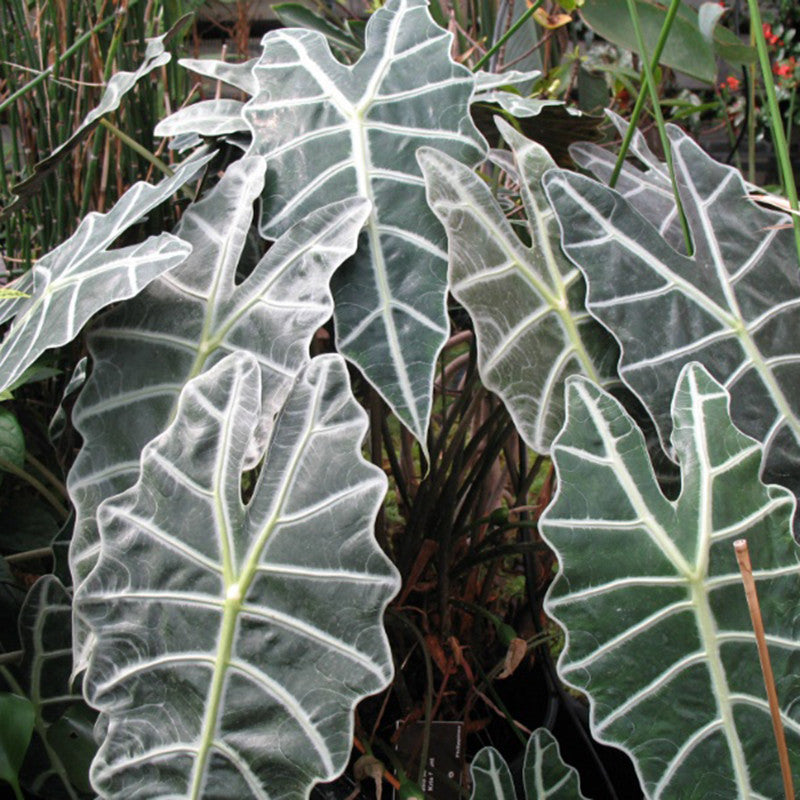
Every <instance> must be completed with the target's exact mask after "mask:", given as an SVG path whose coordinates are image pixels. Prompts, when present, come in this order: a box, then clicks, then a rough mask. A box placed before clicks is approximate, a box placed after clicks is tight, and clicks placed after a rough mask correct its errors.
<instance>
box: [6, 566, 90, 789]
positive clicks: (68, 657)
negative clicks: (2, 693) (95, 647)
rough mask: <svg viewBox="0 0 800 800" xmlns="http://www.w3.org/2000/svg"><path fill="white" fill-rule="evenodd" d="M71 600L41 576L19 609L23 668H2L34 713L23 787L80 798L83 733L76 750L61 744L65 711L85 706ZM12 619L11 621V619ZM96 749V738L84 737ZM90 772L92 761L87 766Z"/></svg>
mask: <svg viewBox="0 0 800 800" xmlns="http://www.w3.org/2000/svg"><path fill="white" fill-rule="evenodd" d="M71 616H72V603H71V601H70V598H69V595H68V594H67V591H66V589H64V587H63V586H62V585H61V582H60V581H59V580H58V578H56V577H55V576H53V575H45V576H43V577H42V578H40V579H39V580H38V581H37V582H36V583H35V584H34V585H33V587H32V588H31V590H30V591H29V592H28V596H27V597H26V598H25V603H24V605H23V607H22V611H21V612H20V619H19V627H20V638H21V640H22V646H23V653H24V656H23V660H22V663H21V664H20V665H19V667H18V668H12V667H9V666H0V683H4V684H5V687H6V688H8V689H9V690H11V691H14V692H16V693H18V694H21V695H24V696H25V697H27V698H28V699H29V700H30V701H31V703H32V704H33V707H34V711H35V722H34V735H33V739H32V741H31V744H30V747H29V748H28V752H27V753H26V756H25V762H24V763H23V766H22V772H21V775H20V778H21V781H22V783H23V785H24V786H25V787H26V788H27V789H29V790H30V792H31V793H32V794H33V795H34V796H36V797H46V798H48V799H49V798H52V800H61V798H65V799H66V800H78V798H80V797H85V794H84V792H85V791H86V789H88V787H87V786H85V785H84V786H81V784H85V783H86V773H84V774H83V780H82V781H81V780H80V779H79V778H80V776H77V779H76V773H77V772H79V771H80V763H79V762H80V755H79V752H78V748H79V746H80V744H81V742H79V741H78V737H74V738H73V739H72V748H71V750H70V749H65V748H63V747H62V746H60V744H61V742H60V737H59V732H60V729H62V728H64V727H65V726H66V725H67V722H66V721H65V714H68V713H69V712H70V711H72V710H76V709H78V710H80V709H83V710H84V711H85V713H86V714H93V713H94V712H90V709H88V708H87V707H86V704H85V703H84V701H83V697H82V696H81V693H80V690H79V689H78V690H76V689H74V688H72V686H71V685H70V674H71V671H72V640H71V633H70V630H71V625H70V617H71ZM7 623H10V620H7ZM83 744H84V745H85V744H88V745H89V746H90V747H91V744H92V742H91V739H89V740H88V742H87V741H86V739H84V740H83ZM83 766H84V767H85V768H86V769H87V770H88V761H86V763H85V764H84V765H83ZM76 783H77V785H76Z"/></svg>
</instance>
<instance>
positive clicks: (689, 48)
mask: <svg viewBox="0 0 800 800" xmlns="http://www.w3.org/2000/svg"><path fill="white" fill-rule="evenodd" d="M636 8H637V10H638V12H639V20H640V23H641V26H642V34H643V36H644V41H645V47H646V48H647V52H648V54H650V53H652V52H653V51H654V50H655V48H656V42H657V41H658V37H659V34H660V33H661V28H662V26H663V24H664V20H665V19H666V15H667V12H666V8H665V6H664V5H661V4H657V3H655V2H650V0H636ZM581 15H582V17H583V19H584V21H585V22H586V24H587V25H588V26H589V27H590V28H591V29H592V30H593V31H595V33H598V34H600V36H602V37H603V38H604V39H607V40H608V41H609V42H613V43H614V44H615V45H617V46H618V47H622V48H624V49H625V50H631V51H632V52H638V47H637V46H636V36H635V34H634V31H633V24H632V22H631V18H630V14H629V13H628V6H627V0H586V2H585V3H584V5H583V7H582V8H581ZM713 36H714V38H713V43H711V42H708V41H706V40H705V38H704V37H703V34H702V33H701V31H700V24H699V19H698V14H697V12H696V11H695V10H694V9H692V8H688V7H687V6H685V5H682V6H681V8H680V10H679V11H678V15H677V16H676V18H675V20H674V22H673V24H672V30H671V32H670V35H669V38H668V39H667V43H666V46H665V47H664V52H663V54H662V56H661V63H662V64H664V65H666V66H668V67H671V68H672V69H675V70H677V71H678V72H683V73H685V74H687V75H690V76H691V77H693V78H697V79H698V80H701V81H703V82H704V83H714V81H715V80H716V76H717V64H716V60H715V51H717V54H718V55H720V56H722V57H723V58H725V59H726V60H728V59H730V58H731V57H732V56H734V57H735V58H736V59H741V61H740V62H739V63H750V62H751V61H753V60H754V59H755V53H754V51H753V48H750V47H747V46H745V45H742V44H741V42H740V41H739V39H738V38H737V37H736V36H735V35H734V34H733V33H732V32H731V31H729V30H728V29H727V28H725V27H723V26H722V25H717V26H716V27H715V28H714V32H713Z"/></svg>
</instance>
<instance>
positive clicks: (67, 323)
mask: <svg viewBox="0 0 800 800" xmlns="http://www.w3.org/2000/svg"><path fill="white" fill-rule="evenodd" d="M210 159H211V156H210V155H207V156H204V157H202V158H199V159H198V158H195V159H190V160H189V161H187V162H184V164H182V165H181V166H180V167H179V168H178V169H177V170H176V172H175V174H174V175H173V176H171V177H169V178H165V179H164V180H163V181H161V183H159V184H158V185H157V186H151V185H150V184H148V183H144V182H139V183H135V184H134V185H133V186H132V187H131V188H130V189H128V191H127V192H125V194H124V195H123V196H122V197H121V198H120V199H119V200H118V201H117V204H116V205H115V206H114V207H113V208H112V209H111V211H109V212H108V213H107V214H98V213H96V212H95V213H92V214H89V215H88V216H87V217H86V218H85V219H84V220H83V222H81V224H80V225H79V226H78V229H77V230H76V231H75V233H74V234H73V235H72V236H71V237H70V238H69V239H67V241H66V242H64V243H63V244H61V245H59V246H58V247H57V248H56V249H55V250H52V251H51V252H50V253H48V254H47V255H45V256H43V257H42V258H41V259H39V261H37V262H36V264H35V266H34V267H33V269H32V270H31V274H32V277H28V273H26V275H25V276H23V285H24V287H25V289H26V291H29V292H30V293H31V297H29V298H18V299H15V300H4V301H0V322H5V321H6V320H9V319H11V318H14V322H13V324H12V326H11V329H10V330H9V332H8V335H7V336H6V338H5V340H4V341H3V344H2V347H0V391H3V390H4V389H6V388H8V387H9V386H10V385H11V384H13V383H14V381H15V380H16V379H17V378H18V377H19V376H20V375H22V373H23V372H24V371H25V369H26V368H27V367H29V366H30V365H31V364H32V363H33V362H34V361H35V360H36V359H37V358H38V357H39V356H40V355H41V354H42V353H43V352H44V351H45V350H48V349H50V348H52V347H58V346H59V345H62V344H66V343H67V342H69V341H71V340H72V339H73V338H74V337H75V336H76V335H77V334H78V332H79V331H80V329H81V328H82V327H83V325H84V323H86V321H87V320H88V319H89V317H91V316H92V315H93V314H95V313H97V312H98V311H100V309H102V308H105V307H106V306H108V305H111V304H112V303H114V302H116V301H118V300H125V299H126V298H128V297H133V296H134V295H135V294H138V293H139V292H140V291H141V290H142V289H143V288H144V287H145V286H146V285H147V284H148V283H150V281H152V280H154V279H155V278H157V277H158V276H159V275H161V274H163V273H164V272H166V271H168V270H170V269H172V268H173V267H175V266H177V265H178V264H180V263H181V262H182V261H185V260H186V257H187V256H188V255H189V253H190V252H191V247H190V246H189V244H188V243H186V242H182V241H180V240H179V239H177V238H176V237H174V236H172V235H171V234H169V233H162V234H161V235H160V236H153V237H151V238H149V239H147V240H146V241H144V242H142V243H141V244H137V245H132V246H130V247H123V248H119V249H117V250H109V249H108V248H109V247H110V246H111V245H112V244H113V243H114V240H115V239H117V238H119V237H120V236H121V235H122V234H123V233H124V232H125V231H126V230H127V229H128V228H129V227H130V226H131V225H133V224H134V223H136V222H138V221H139V220H140V219H141V218H142V217H144V216H145V214H147V212H148V211H150V210H151V209H152V208H155V206H157V205H159V204H160V203H163V202H164V200H166V199H167V198H168V197H169V196H170V195H171V194H173V193H174V192H176V191H177V190H178V189H179V188H180V187H181V186H183V184H184V183H186V182H187V181H188V180H190V179H191V178H192V176H193V175H195V174H196V173H197V171H198V170H199V169H200V168H201V167H202V166H203V165H205V164H206V163H207V162H208V161H209V160H210ZM14 285H15V286H16V285H17V284H16V283H15V284H14Z"/></svg>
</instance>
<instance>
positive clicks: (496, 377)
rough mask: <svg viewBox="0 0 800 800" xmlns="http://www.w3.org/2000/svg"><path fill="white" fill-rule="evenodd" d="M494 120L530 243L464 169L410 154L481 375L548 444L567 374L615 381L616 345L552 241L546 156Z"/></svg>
mask: <svg viewBox="0 0 800 800" xmlns="http://www.w3.org/2000/svg"><path fill="white" fill-rule="evenodd" d="M497 125H498V127H499V129H500V132H501V133H502V135H503V137H504V138H505V140H506V142H507V143H508V145H509V146H510V147H511V150H512V153H513V156H514V172H515V175H516V177H517V178H518V180H519V183H520V195H521V196H522V202H523V206H524V210H525V214H526V216H527V223H526V234H527V235H528V237H529V238H530V244H529V245H526V244H523V242H522V241H521V240H520V237H519V236H518V234H517V233H516V232H515V231H514V230H513V229H512V227H511V224H510V223H509V221H508V220H507V219H506V217H505V214H504V212H503V210H502V209H501V208H500V206H499V205H498V203H497V201H496V200H494V198H493V197H492V195H491V192H490V191H489V188H488V186H487V185H486V184H485V183H484V182H483V181H482V180H481V179H480V178H479V177H478V176H477V175H476V174H475V173H474V172H473V171H472V170H470V169H468V168H467V167H465V166H464V165H463V164H460V163H458V162H457V161H455V160H454V159H452V158H449V157H448V156H446V155H444V154H442V153H439V152H437V151H435V150H427V149H426V150H420V152H419V156H418V158H419V161H420V164H421V165H422V170H423V173H424V174H425V180H426V183H427V186H428V199H429V202H430V204H431V208H433V210H434V212H436V214H437V215H438V217H439V219H440V220H441V221H442V224H443V225H444V226H445V229H446V230H447V235H448V240H449V258H450V268H449V276H448V277H449V283H450V291H451V292H452V293H453V294H454V295H455V297H456V298H457V299H458V300H459V301H460V302H461V303H462V304H463V305H464V307H465V308H466V309H467V311H469V313H470V316H471V317H472V320H473V323H474V325H475V333H476V336H477V339H478V368H479V370H480V375H481V380H482V381H483V383H484V385H485V386H486V387H487V388H488V389H491V390H492V391H494V392H496V393H497V394H498V395H499V396H500V397H501V398H502V400H503V402H504V403H505V404H506V407H507V408H508V410H509V413H510V414H511V417H512V419H513V420H514V422H515V424H516V425H517V428H518V430H519V432H520V434H521V435H522V436H523V437H524V439H525V441H526V442H527V444H528V445H529V446H530V447H532V448H533V449H534V450H536V452H537V453H549V452H550V446H551V444H552V441H553V438H554V437H555V435H556V433H557V432H558V430H559V428H560V427H561V424H562V423H563V421H564V405H563V402H564V381H565V379H566V377H567V376H568V375H570V374H574V373H579V374H583V375H587V376H589V377H590V378H592V379H593V380H595V381H597V382H599V383H601V384H608V383H611V382H616V381H617V380H618V379H617V377H616V371H615V362H616V360H617V356H618V351H617V349H616V347H615V345H614V342H613V340H612V339H611V337H610V336H609V335H608V333H607V332H606V331H605V330H604V329H603V328H602V327H601V326H600V325H598V324H597V322H596V321H595V320H594V319H593V318H592V317H590V316H589V314H588V313H587V312H586V309H585V307H584V292H585V287H584V283H583V280H582V278H581V275H580V273H579V272H578V270H576V268H575V267H574V266H573V265H572V264H571V263H570V262H569V260H568V259H566V258H565V257H564V255H563V253H562V252H561V250H560V248H559V233H558V225H557V223H556V220H555V218H554V216H553V212H552V210H551V209H550V206H549V205H548V203H547V199H546V197H545V196H544V191H543V190H542V187H541V185H540V184H541V178H542V175H543V174H544V173H545V171H546V170H548V169H549V168H551V167H553V166H555V165H554V163H553V161H552V159H551V158H550V156H549V155H548V154H547V151H546V150H545V149H544V148H543V147H541V146H540V145H538V144H536V143H535V142H532V141H530V140H529V139H526V138H525V137H524V136H522V135H521V134H519V133H517V131H515V130H514V129H513V128H512V127H511V126H510V125H508V124H506V123H504V122H503V121H502V120H500V119H498V120H497Z"/></svg>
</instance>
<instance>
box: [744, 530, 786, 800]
mask: <svg viewBox="0 0 800 800" xmlns="http://www.w3.org/2000/svg"><path fill="white" fill-rule="evenodd" d="M733 549H734V550H735V551H736V560H737V561H738V562H739V571H740V572H741V573H742V583H743V584H744V593H745V597H746V598H747V607H748V608H749V609H750V619H751V621H752V623H753V630H754V631H755V634H756V643H757V645H758V659H759V661H760V662H761V672H762V673H763V675H764V686H765V687H766V689H767V699H768V701H769V711H770V715H771V716H772V730H773V732H774V734H775V743H776V745H777V747H778V759H779V760H780V763H781V775H782V776H783V791H784V793H785V794H786V800H794V788H793V786H792V770H791V767H790V766H789V751H788V750H787V749H786V735H785V733H784V730H783V722H781V709H780V706H779V705H778V693H777V691H776V689H775V678H774V676H773V674H772V664H771V663H770V660H769V650H768V649H767V638H766V636H765V634H764V622H763V620H762V619H761V606H760V605H759V603H758V593H757V591H756V582H755V580H754V579H753V567H752V565H751V563H750V552H749V550H748V549H747V540H746V539H737V540H736V541H735V542H734V543H733Z"/></svg>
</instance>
